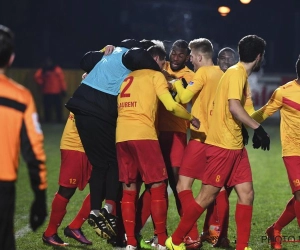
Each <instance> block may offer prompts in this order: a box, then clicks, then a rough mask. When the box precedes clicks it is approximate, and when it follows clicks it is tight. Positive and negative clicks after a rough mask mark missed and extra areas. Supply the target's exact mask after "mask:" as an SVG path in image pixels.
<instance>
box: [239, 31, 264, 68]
mask: <svg viewBox="0 0 300 250" xmlns="http://www.w3.org/2000/svg"><path fill="white" fill-rule="evenodd" d="M265 48H266V41H265V40H264V39H262V38H261V37H259V36H257V35H248V36H245V37H243V38H242V39H241V40H240V41H239V44H238V51H239V55H240V61H242V62H245V63H250V62H253V61H254V60H255V59H256V57H257V56H258V55H263V53H264V51H265Z"/></svg>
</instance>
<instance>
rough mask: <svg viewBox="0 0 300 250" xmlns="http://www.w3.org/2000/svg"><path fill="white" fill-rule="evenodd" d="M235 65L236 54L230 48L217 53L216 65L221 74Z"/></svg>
mask: <svg viewBox="0 0 300 250" xmlns="http://www.w3.org/2000/svg"><path fill="white" fill-rule="evenodd" d="M236 63H237V58H236V53H235V51H234V50H233V49H232V48H229V47H225V48H223V49H221V50H220V51H219V53H218V58H217V64H218V65H219V67H220V68H221V70H222V71H223V72H225V71H226V70H227V69H228V68H229V67H231V66H232V65H234V64H236Z"/></svg>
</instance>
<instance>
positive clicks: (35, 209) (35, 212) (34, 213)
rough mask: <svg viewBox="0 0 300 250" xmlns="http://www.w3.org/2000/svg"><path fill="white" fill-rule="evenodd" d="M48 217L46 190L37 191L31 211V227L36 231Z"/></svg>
mask: <svg viewBox="0 0 300 250" xmlns="http://www.w3.org/2000/svg"><path fill="white" fill-rule="evenodd" d="M46 216H47V206H46V190H38V191H35V199H34V201H33V202H32V205H31V209H30V218H29V222H30V227H31V228H32V230H33V231H36V230H37V229H38V228H39V227H40V226H41V225H42V224H43V223H44V221H45V219H46Z"/></svg>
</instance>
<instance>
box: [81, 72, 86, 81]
mask: <svg viewBox="0 0 300 250" xmlns="http://www.w3.org/2000/svg"><path fill="white" fill-rule="evenodd" d="M87 75H88V73H86V72H85V73H83V74H82V76H81V78H82V80H83V79H85V78H86V77H87Z"/></svg>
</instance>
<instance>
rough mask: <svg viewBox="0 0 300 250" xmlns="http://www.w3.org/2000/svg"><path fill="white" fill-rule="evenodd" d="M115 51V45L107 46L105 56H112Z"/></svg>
mask: <svg viewBox="0 0 300 250" xmlns="http://www.w3.org/2000/svg"><path fill="white" fill-rule="evenodd" d="M114 49H115V46H113V45H106V46H105V51H104V55H105V56H107V55H110V54H111V53H113V51H114Z"/></svg>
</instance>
